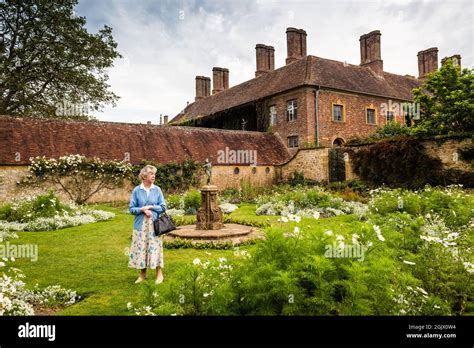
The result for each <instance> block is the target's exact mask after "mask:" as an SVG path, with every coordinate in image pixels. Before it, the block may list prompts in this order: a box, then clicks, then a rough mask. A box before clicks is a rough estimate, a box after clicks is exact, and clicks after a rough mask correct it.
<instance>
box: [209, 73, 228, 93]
mask: <svg viewBox="0 0 474 348" xmlns="http://www.w3.org/2000/svg"><path fill="white" fill-rule="evenodd" d="M227 88H229V69H226V68H219V67H214V68H212V94H216V93H219V92H222V91H223V90H225V89H227Z"/></svg>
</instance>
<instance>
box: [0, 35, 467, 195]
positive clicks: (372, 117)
mask: <svg viewBox="0 0 474 348" xmlns="http://www.w3.org/2000/svg"><path fill="white" fill-rule="evenodd" d="M380 37H381V34H380V32H379V31H372V32H370V33H368V34H365V35H362V36H361V37H360V39H359V41H360V56H361V62H360V64H359V65H353V64H347V63H345V62H339V61H335V60H330V59H325V58H320V57H316V56H311V55H307V53H306V38H307V34H306V32H305V31H304V30H301V29H295V28H288V29H287V30H286V39H287V58H286V64H285V66H283V67H281V68H278V69H275V66H274V57H275V50H274V48H273V47H272V46H267V45H263V44H257V45H256V72H255V78H253V79H251V80H249V81H246V82H244V83H241V84H239V85H237V86H233V87H229V70H228V69H225V68H219V67H215V68H213V70H212V71H213V75H212V80H213V81H212V91H211V79H210V78H209V77H203V76H197V77H196V96H195V101H194V102H193V103H191V104H189V105H187V106H186V108H185V109H184V110H183V111H182V112H181V113H180V114H178V115H177V116H176V117H174V118H173V119H172V120H171V121H170V122H166V121H165V124H160V125H154V124H150V123H148V124H136V123H118V122H98V121H93V122H77V121H62V120H41V119H32V118H16V117H12V116H8V115H4V116H0V201H5V200H8V199H9V198H11V197H12V196H13V195H14V194H15V190H17V188H16V185H15V183H16V182H17V181H18V180H19V179H20V178H21V177H22V176H23V175H24V174H26V172H27V168H28V165H29V163H30V162H29V158H30V157H36V156H46V157H53V158H58V157H60V156H64V155H68V154H81V155H84V156H87V157H100V158H102V159H113V160H121V161H122V160H123V161H127V162H130V163H132V164H139V163H141V161H142V160H151V161H154V162H156V163H169V162H181V161H183V160H185V159H194V160H197V161H201V162H204V160H205V159H206V158H208V159H209V160H210V161H211V162H212V164H213V179H214V183H215V184H217V185H218V186H219V188H220V189H223V188H227V187H237V188H238V187H241V185H242V184H243V183H244V182H248V183H249V184H252V185H267V184H272V183H275V182H278V181H281V180H286V179H288V178H289V177H290V176H291V175H292V174H293V173H294V172H295V171H298V172H302V173H303V174H304V175H305V177H307V178H309V179H313V180H318V181H328V180H329V181H332V180H344V179H351V178H354V174H353V173H352V170H351V166H350V165H347V166H345V165H344V163H343V168H342V170H343V173H342V174H343V175H342V176H340V175H339V176H337V177H335V176H334V175H332V174H331V169H330V168H332V166H331V163H330V162H331V156H329V153H330V151H332V150H331V148H332V147H337V146H340V145H343V144H344V143H345V142H346V141H347V140H349V139H350V138H352V137H356V136H358V137H361V136H367V135H369V134H371V133H372V132H373V131H374V130H375V129H376V127H377V126H381V125H384V124H385V123H386V122H388V121H390V120H395V121H397V122H401V123H405V122H408V121H410V118H409V116H410V115H406V114H403V113H402V112H399V111H400V110H398V112H397V110H391V109H390V108H383V107H382V106H383V105H384V103H386V104H387V103H388V102H389V101H391V102H392V103H402V102H411V101H412V93H411V90H412V89H413V88H415V87H418V86H419V85H420V84H421V83H422V81H423V78H425V77H426V75H427V74H428V73H430V72H432V71H435V70H436V69H437V67H438V50H437V48H430V49H427V50H424V51H421V52H419V53H418V68H419V76H418V78H415V77H412V76H408V75H406V76H402V75H396V74H392V73H388V72H386V71H384V70H383V60H382V57H381V43H380ZM455 57H456V59H457V62H458V64H460V57H459V56H455ZM166 119H167V118H165V120H166ZM150 145H156V146H150ZM427 146H428V150H429V151H431V152H433V151H435V150H436V149H437V148H438V147H439V146H438V145H433V144H431V145H429V144H428V145H427ZM453 146H454V145H453V144H447V145H446V149H448V150H446V151H445V153H444V155H443V156H441V159H442V161H443V163H448V162H449V161H450V158H452V154H451V152H452V148H453ZM334 150H336V149H334ZM232 152H234V154H235V153H240V154H243V156H232V155H230V156H229V154H231V153H232ZM223 153H225V156H221V155H222V154H223ZM246 154H255V156H254V158H253V160H252V161H249V158H248V157H246ZM222 158H225V160H224V161H223V160H222ZM344 161H346V162H349V161H350V159H348V158H346V157H344ZM349 163H350V162H349ZM130 192H131V187H126V188H125V189H117V190H115V191H108V192H104V193H102V194H101V195H99V196H96V197H95V198H94V199H95V200H96V201H111V200H127V199H129V197H130Z"/></svg>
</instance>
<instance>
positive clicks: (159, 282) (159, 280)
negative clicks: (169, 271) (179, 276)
mask: <svg viewBox="0 0 474 348" xmlns="http://www.w3.org/2000/svg"><path fill="white" fill-rule="evenodd" d="M163 280H164V277H163V276H161V277H158V278H156V280H155V284H161V283H163Z"/></svg>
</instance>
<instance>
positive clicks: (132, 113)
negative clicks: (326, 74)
mask: <svg viewBox="0 0 474 348" xmlns="http://www.w3.org/2000/svg"><path fill="white" fill-rule="evenodd" d="M76 13H77V14H78V15H80V16H85V17H86V19H87V27H88V30H89V32H94V33H95V32H97V30H99V29H100V28H101V27H102V26H103V25H104V24H107V25H109V26H111V27H112V28H113V36H114V38H115V40H116V41H117V43H118V51H119V52H120V53H121V54H122V55H123V58H122V59H119V60H117V61H116V62H115V65H114V67H113V68H111V69H110V71H109V76H110V80H109V83H110V85H111V89H112V90H113V91H114V92H115V93H116V94H117V95H119V96H120V97H121V98H120V100H119V101H118V103H117V106H116V107H115V108H105V109H104V111H103V112H102V113H97V114H96V116H97V117H98V118H99V119H100V120H103V121H116V122H141V123H145V122H146V121H152V122H153V123H158V120H159V115H160V114H163V115H166V114H167V115H170V119H171V118H172V117H174V116H175V115H176V114H178V113H179V112H180V111H181V110H182V109H183V108H184V107H185V106H186V103H187V102H192V101H194V94H195V82H194V78H195V76H196V75H204V76H209V77H211V75H212V67H213V66H220V67H225V68H228V69H229V71H230V72H229V84H230V87H232V86H234V85H236V84H239V83H241V82H244V81H246V80H249V79H251V78H253V77H254V76H255V44H257V43H263V44H267V45H272V46H274V47H275V68H279V67H281V66H283V65H284V64H285V58H286V34H285V30H286V28H287V27H297V28H301V29H305V30H306V32H307V34H308V36H307V51H308V54H311V55H315V56H319V57H324V58H329V59H334V60H339V61H347V62H348V63H352V64H359V62H360V55H359V37H360V35H362V34H365V33H368V32H370V31H372V30H376V29H378V30H380V31H381V33H382V38H381V40H382V59H383V61H384V70H385V71H388V72H392V73H397V74H403V75H404V74H410V75H415V76H418V66H417V57H416V54H417V52H418V51H420V50H423V49H426V48H430V47H433V46H436V47H438V48H439V53H438V58H439V60H441V58H443V57H445V56H450V55H453V54H461V56H462V65H463V67H471V68H472V67H474V47H473V42H474V23H473V22H474V18H473V17H474V2H472V1H462V0H458V1H446V0H443V1H420V0H415V1H355V0H331V1H329V0H327V1H314V0H313V1H288V0H287V1H279V0H274V1H270V0H268V1H267V0H253V1H246V0H235V1H231V0H221V1H191V0H175V1H173V0H169V1H163V0H101V1H96V0H79V4H78V6H77V7H76Z"/></svg>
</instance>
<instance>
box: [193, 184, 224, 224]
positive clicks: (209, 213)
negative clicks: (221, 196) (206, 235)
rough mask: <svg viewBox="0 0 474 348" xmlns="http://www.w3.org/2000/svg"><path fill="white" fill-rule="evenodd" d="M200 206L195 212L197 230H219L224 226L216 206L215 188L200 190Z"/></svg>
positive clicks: (207, 187) (212, 186) (210, 186)
mask: <svg viewBox="0 0 474 348" xmlns="http://www.w3.org/2000/svg"><path fill="white" fill-rule="evenodd" d="M201 196H202V205H201V208H199V209H198V211H197V224H196V229H197V230H220V229H221V228H222V227H223V226H224V224H223V219H222V211H221V209H220V208H219V207H218V205H217V186H214V185H206V186H203V187H202V188H201Z"/></svg>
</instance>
